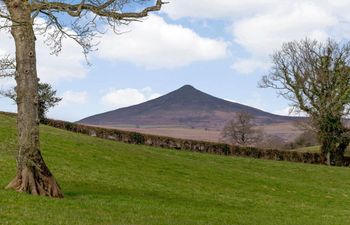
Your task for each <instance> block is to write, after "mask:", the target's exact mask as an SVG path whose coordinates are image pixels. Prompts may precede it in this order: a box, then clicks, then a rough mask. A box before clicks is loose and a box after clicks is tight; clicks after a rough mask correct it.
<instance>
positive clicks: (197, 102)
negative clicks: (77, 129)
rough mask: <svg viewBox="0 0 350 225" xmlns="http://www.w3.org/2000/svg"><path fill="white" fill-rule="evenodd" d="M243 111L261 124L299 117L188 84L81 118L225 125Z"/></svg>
mask: <svg viewBox="0 0 350 225" xmlns="http://www.w3.org/2000/svg"><path fill="white" fill-rule="evenodd" d="M241 111H244V112H248V113H250V114H251V115H253V116H254V117H255V122H256V123H257V124H258V125H266V124H271V123H283V122H290V121H293V120H295V119H296V118H293V117H286V116H278V115H274V114H271V113H267V112H264V111H261V110H259V109H256V108H253V107H249V106H245V105H242V104H238V103H233V102H229V101H226V100H223V99H220V98H216V97H214V96H211V95H209V94H206V93H204V92H201V91H199V90H197V89H195V88H194V87H192V86H190V85H185V86H183V87H182V88H180V89H178V90H176V91H173V92H170V93H169V94H166V95H164V96H162V97H159V98H157V99H154V100H151V101H148V102H145V103H141V104H139V105H135V106H130V107H126V108H121V109H117V110H113V111H110V112H106V113H101V114H98V115H94V116H90V117H87V118H85V119H82V120H80V121H78V122H79V123H83V124H92V125H101V126H121V125H122V126H125V125H132V126H135V125H142V126H159V127H162V126H180V127H196V128H222V127H223V126H224V124H225V123H226V122H227V121H228V120H230V119H232V118H233V117H234V116H235V113H237V112H241Z"/></svg>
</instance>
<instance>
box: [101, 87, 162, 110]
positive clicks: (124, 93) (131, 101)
mask: <svg viewBox="0 0 350 225" xmlns="http://www.w3.org/2000/svg"><path fill="white" fill-rule="evenodd" d="M160 96H161V95H160V94H158V93H155V92H154V91H153V90H152V89H151V88H150V87H146V88H143V89H141V90H138V89H134V88H125V89H111V90H110V91H109V92H108V93H106V94H105V95H104V96H102V99H101V100H102V103H103V104H104V105H105V106H106V107H108V108H110V109H116V108H121V107H127V106H131V105H136V104H139V103H142V102H145V101H148V100H151V99H155V98H158V97H160Z"/></svg>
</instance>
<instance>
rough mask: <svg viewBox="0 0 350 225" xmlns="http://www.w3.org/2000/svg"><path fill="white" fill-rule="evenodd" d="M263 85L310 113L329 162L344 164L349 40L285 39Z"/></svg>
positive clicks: (349, 85) (349, 100)
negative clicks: (291, 40) (290, 40)
mask: <svg viewBox="0 0 350 225" xmlns="http://www.w3.org/2000/svg"><path fill="white" fill-rule="evenodd" d="M272 61H273V67H272V69H271V71H270V73H269V75H267V76H264V77H263V79H262V81H261V83H260V86H261V87H270V88H274V89H276V90H277V91H278V93H279V94H280V95H282V96H283V97H284V98H286V99H288V100H289V101H290V102H291V105H292V106H293V107H294V108H295V109H296V110H300V111H303V112H305V113H307V114H308V115H309V116H310V118H311V121H312V124H313V126H314V127H316V128H317V136H318V139H319V141H320V143H321V145H322V147H321V148H322V153H323V154H324V156H325V157H327V162H328V164H331V163H335V164H341V163H342V160H343V154H344V150H345V148H346V147H347V145H348V144H349V141H350V139H349V137H348V132H347V129H346V128H345V127H344V125H343V123H342V118H343V116H345V115H348V113H349V103H350V43H345V44H339V43H337V42H335V41H332V40H328V41H327V42H324V43H320V42H318V41H311V40H309V39H305V40H302V41H294V42H289V43H285V44H284V45H283V47H282V49H281V50H280V51H278V52H276V53H275V54H274V55H273V58H272Z"/></svg>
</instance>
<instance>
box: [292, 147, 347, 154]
mask: <svg viewBox="0 0 350 225" xmlns="http://www.w3.org/2000/svg"><path fill="white" fill-rule="evenodd" d="M292 151H297V152H311V153H320V152H321V146H319V145H316V146H309V147H302V148H296V149H293V150H292ZM344 156H348V157H350V147H348V148H347V149H346V150H345V152H344Z"/></svg>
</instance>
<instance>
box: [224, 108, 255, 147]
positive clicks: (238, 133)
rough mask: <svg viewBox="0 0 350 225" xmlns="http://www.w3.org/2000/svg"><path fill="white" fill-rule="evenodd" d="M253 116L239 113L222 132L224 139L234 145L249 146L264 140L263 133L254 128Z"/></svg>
mask: <svg viewBox="0 0 350 225" xmlns="http://www.w3.org/2000/svg"><path fill="white" fill-rule="evenodd" d="M254 127H255V125H254V123H253V116H252V115H250V114H249V113H246V112H239V113H237V115H236V118H234V119H232V120H230V121H229V122H228V123H227V124H226V125H225V127H224V128H223V130H222V137H223V138H224V139H225V140H227V141H228V142H230V143H232V144H238V145H243V146H249V145H253V144H256V143H257V142H259V141H261V140H262V131H261V130H259V129H256V128H254Z"/></svg>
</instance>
